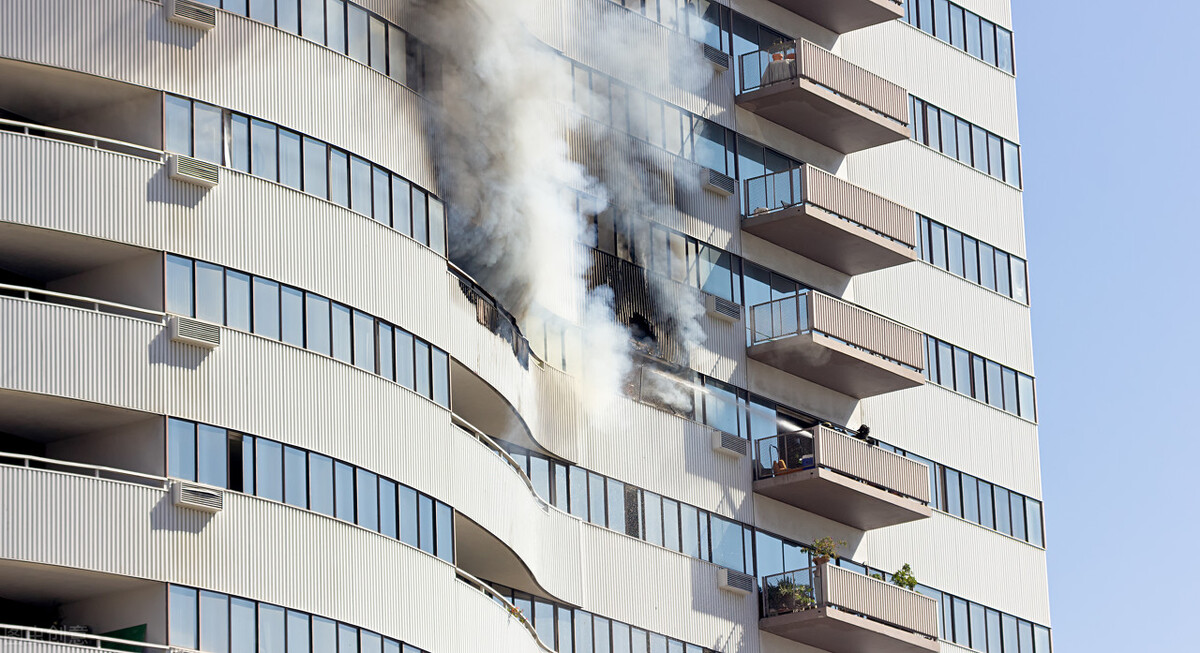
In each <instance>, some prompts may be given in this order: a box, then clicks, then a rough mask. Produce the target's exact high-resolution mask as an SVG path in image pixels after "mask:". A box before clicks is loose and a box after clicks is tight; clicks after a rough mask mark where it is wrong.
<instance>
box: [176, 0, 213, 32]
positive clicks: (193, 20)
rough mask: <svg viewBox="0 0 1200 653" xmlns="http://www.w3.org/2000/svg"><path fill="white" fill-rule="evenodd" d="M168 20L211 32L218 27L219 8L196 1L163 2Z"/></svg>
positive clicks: (177, 0)
mask: <svg viewBox="0 0 1200 653" xmlns="http://www.w3.org/2000/svg"><path fill="white" fill-rule="evenodd" d="M163 10H164V11H166V12H167V20H169V21H171V22H172V23H179V24H180V25H187V26H188V27H195V28H197V29H202V30H210V29H212V28H214V27H216V26H217V8H216V7H213V6H211V5H206V4H204V3H203V2H196V1H195V0H163Z"/></svg>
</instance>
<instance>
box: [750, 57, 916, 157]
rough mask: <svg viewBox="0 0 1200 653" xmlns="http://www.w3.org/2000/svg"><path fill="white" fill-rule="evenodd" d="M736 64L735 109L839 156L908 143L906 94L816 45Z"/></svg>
mask: <svg viewBox="0 0 1200 653" xmlns="http://www.w3.org/2000/svg"><path fill="white" fill-rule="evenodd" d="M739 64H740V66H739V69H740V71H741V76H740V79H739V86H738V95H737V98H736V101H737V105H738V106H739V107H743V108H745V109H747V110H749V111H752V112H754V113H756V114H758V115H760V116H762V117H763V118H766V119H767V120H770V121H772V122H775V123H778V124H780V125H782V126H784V127H786V128H788V129H790V130H792V131H794V132H796V133H797V134H800V135H801V136H805V137H807V138H810V139H812V140H814V141H816V142H818V143H821V144H822V145H826V146H828V147H830V148H833V149H834V150H837V151H838V152H841V153H842V154H851V153H853V152H859V151H861V150H865V149H868V148H872V147H878V146H880V145H885V144H887V143H894V142H896V141H902V140H905V139H907V138H908V137H909V131H908V92H907V91H905V90H904V89H903V88H902V87H900V86H898V85H896V84H893V83H891V82H889V81H887V80H886V79H884V78H882V77H880V76H879V75H876V74H875V73H872V72H870V71H868V70H866V69H864V68H861V67H859V66H856V65H854V64H852V63H850V62H849V61H846V60H845V59H842V58H841V57H838V56H837V55H835V54H833V53H832V52H830V51H828V50H826V49H825V48H822V47H821V46H819V45H816V44H815V43H811V42H809V41H805V40H799V41H791V42H787V43H783V44H780V45H777V46H774V47H772V48H771V49H770V50H765V51H758V52H751V53H748V54H744V55H742V56H741V59H740V60H739Z"/></svg>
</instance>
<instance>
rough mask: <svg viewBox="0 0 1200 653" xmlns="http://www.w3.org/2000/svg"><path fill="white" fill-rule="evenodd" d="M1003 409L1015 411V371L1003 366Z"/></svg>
mask: <svg viewBox="0 0 1200 653" xmlns="http://www.w3.org/2000/svg"><path fill="white" fill-rule="evenodd" d="M1003 372H1004V410H1007V411H1008V412H1010V413H1015V412H1017V373H1016V372H1015V371H1013V370H1010V369H1008V368H1007V367H1006V368H1004V370H1003Z"/></svg>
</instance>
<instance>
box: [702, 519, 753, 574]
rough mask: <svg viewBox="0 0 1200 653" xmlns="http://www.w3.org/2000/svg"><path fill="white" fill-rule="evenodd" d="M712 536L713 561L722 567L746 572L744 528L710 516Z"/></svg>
mask: <svg viewBox="0 0 1200 653" xmlns="http://www.w3.org/2000/svg"><path fill="white" fill-rule="evenodd" d="M709 522H710V524H711V525H710V529H711V536H712V561H713V563H715V564H718V565H720V566H722V567H727V568H729V569H734V570H736V571H743V572H744V571H745V558H744V556H743V551H742V546H743V537H742V527H741V525H740V524H737V523H735V522H732V521H729V520H728V519H725V518H723V517H718V516H717V515H710V516H709Z"/></svg>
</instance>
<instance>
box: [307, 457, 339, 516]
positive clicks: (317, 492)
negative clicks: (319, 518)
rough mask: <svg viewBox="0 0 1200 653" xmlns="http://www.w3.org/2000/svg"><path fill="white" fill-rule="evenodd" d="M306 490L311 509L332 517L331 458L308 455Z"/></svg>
mask: <svg viewBox="0 0 1200 653" xmlns="http://www.w3.org/2000/svg"><path fill="white" fill-rule="evenodd" d="M308 492H309V497H310V500H311V502H312V503H311V506H312V509H313V510H315V511H317V512H319V513H321V514H323V515H329V516H330V517H332V516H333V515H334V510H333V460H332V459H330V458H329V457H328V456H322V455H321V454H316V453H310V454H309V455H308Z"/></svg>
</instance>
